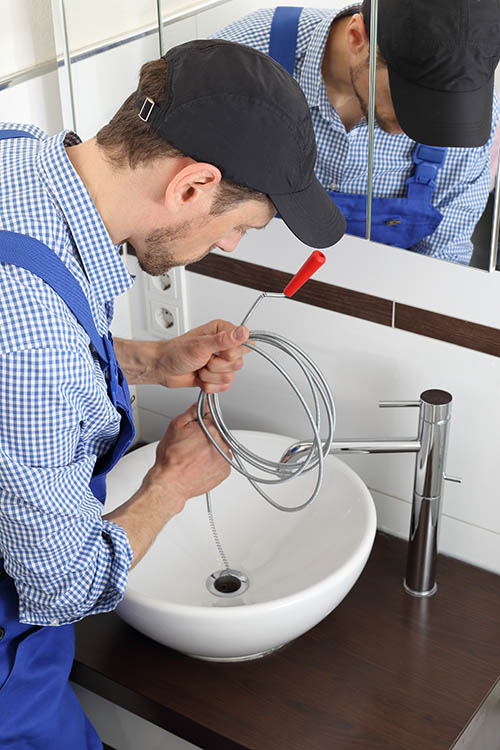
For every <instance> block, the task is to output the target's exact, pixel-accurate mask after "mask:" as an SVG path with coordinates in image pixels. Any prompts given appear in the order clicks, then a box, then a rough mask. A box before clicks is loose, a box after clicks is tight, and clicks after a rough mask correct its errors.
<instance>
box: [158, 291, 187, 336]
mask: <svg viewBox="0 0 500 750" xmlns="http://www.w3.org/2000/svg"><path fill="white" fill-rule="evenodd" d="M150 311H151V330H152V331H153V332H154V333H155V334H156V335H157V336H161V338H167V337H168V338H170V337H172V336H178V335H179V333H180V332H181V330H182V327H183V326H182V321H181V318H180V312H179V308H178V307H177V306H176V305H171V304H170V303H169V302H165V303H161V302H156V301H153V300H152V301H151V304H150Z"/></svg>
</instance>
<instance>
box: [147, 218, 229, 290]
mask: <svg viewBox="0 0 500 750" xmlns="http://www.w3.org/2000/svg"><path fill="white" fill-rule="evenodd" d="M192 227H193V224H192V222H189V221H186V222H183V223H182V224H178V225H177V226H175V227H164V228H162V229H155V230H154V232H151V234H149V235H148V236H147V237H146V241H145V244H146V249H145V251H144V255H143V257H142V258H139V257H138V258H137V260H138V263H139V266H140V267H141V269H142V270H143V271H145V272H146V273H148V274H149V275H150V276H161V274H162V273H167V271H170V269H171V268H174V267H175V266H183V265H185V264H186V263H195V262H196V261H198V260H201V258H204V257H205V255H208V253H209V252H210V251H211V250H213V248H214V247H216V246H215V245H213V246H212V247H210V248H209V249H208V250H207V251H206V252H205V253H203V254H202V255H201V256H200V257H198V258H192V259H191V258H184V259H182V258H179V257H178V256H177V255H176V254H175V253H174V252H173V250H172V249H171V248H172V244H173V243H174V242H178V241H179V240H183V239H185V238H186V237H187V236H188V235H189V233H190V231H191V229H192Z"/></svg>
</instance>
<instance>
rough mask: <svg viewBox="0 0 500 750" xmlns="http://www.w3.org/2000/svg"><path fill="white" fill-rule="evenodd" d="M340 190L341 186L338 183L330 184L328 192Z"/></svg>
mask: <svg viewBox="0 0 500 750" xmlns="http://www.w3.org/2000/svg"><path fill="white" fill-rule="evenodd" d="M338 189H339V185H338V183H337V182H330V184H329V185H328V190H338Z"/></svg>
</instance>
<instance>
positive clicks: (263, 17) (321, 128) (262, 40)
mask: <svg viewBox="0 0 500 750" xmlns="http://www.w3.org/2000/svg"><path fill="white" fill-rule="evenodd" d="M359 10H360V6H359V5H350V6H348V7H346V8H343V9H342V10H325V9H313V8H304V9H303V11H302V13H301V16H300V20H299V27H298V33H297V48H296V55H295V68H294V78H295V79H296V80H297V82H298V83H299V84H300V87H301V88H302V90H303V92H304V94H305V97H306V99H307V102H308V104H309V108H310V110H311V117H312V121H313V125H314V131H315V134H316V143H317V149H318V158H317V162H316V168H315V171H316V176H317V178H318V180H319V181H320V182H321V184H322V185H323V187H325V188H326V189H327V190H332V191H337V192H345V193H361V194H366V192H367V190H368V186H367V176H368V161H367V157H368V127H367V123H366V120H365V119H364V118H363V119H362V120H361V121H360V122H359V123H358V124H357V125H356V126H355V127H354V128H352V130H350V131H349V132H346V129H345V127H344V125H343V123H342V121H341V119H340V117H339V115H338V114H337V112H336V111H335V109H334V107H333V106H332V104H331V103H330V100H329V98H328V94H327V91H326V87H325V84H324V81H323V78H322V75H321V63H322V60H323V53H324V48H325V44H326V41H327V37H328V33H329V31H330V26H331V24H332V21H333V20H334V19H335V18H336V17H340V16H344V15H352V14H353V13H357V12H358V11H359ZM273 13H274V8H266V9H263V10H258V11H255V12H254V13H250V14H249V15H248V16H246V17H245V18H242V19H240V20H238V21H235V22H233V23H231V24H230V25H229V26H226V27H225V28H223V29H222V30H221V31H219V32H218V33H217V34H214V36H215V37H217V38H219V39H226V40H228V41H232V42H239V43H240V44H246V45H248V46H249V47H253V48H254V49H257V50H259V51H260V52H265V53H266V54H267V53H268V52H269V39H270V32H271V22H272V18H273ZM497 118H498V98H497V96H496V94H495V99H494V102H493V123H492V133H491V138H490V140H489V141H488V143H487V144H485V145H484V146H481V147H479V148H449V149H448V153H447V156H446V160H445V163H444V165H443V166H442V167H441V168H440V169H439V171H438V174H437V177H436V190H435V192H434V194H433V204H434V206H435V207H436V208H437V209H438V211H440V212H441V213H442V214H443V220H442V221H441V223H440V224H439V226H438V228H437V229H436V230H435V232H434V233H433V234H432V235H429V236H428V237H425V238H424V239H422V240H420V242H418V243H416V244H415V245H414V246H413V247H412V248H411V250H413V251H415V252H417V253H421V254H423V255H430V256H433V257H435V258H442V259H445V260H449V261H453V262H455V263H462V264H468V263H469V261H470V258H471V255H472V249H473V248H472V243H471V241H470V237H471V234H472V232H473V230H474V227H475V225H476V224H477V222H478V220H479V218H480V216H481V214H482V213H483V211H484V208H485V205H486V202H487V199H488V194H489V180H490V149H491V144H492V141H493V134H494V130H495V125H496V122H497ZM374 146H375V148H374V151H375V157H374V164H373V195H374V196H375V197H392V198H399V197H404V196H405V195H406V180H407V178H408V177H410V175H411V173H412V171H413V167H414V165H413V162H412V158H411V157H412V153H413V149H414V147H415V141H413V140H411V138H408V136H406V135H404V134H400V135H389V134H388V133H385V132H384V131H383V130H381V129H380V128H379V127H377V126H376V127H375V135H374Z"/></svg>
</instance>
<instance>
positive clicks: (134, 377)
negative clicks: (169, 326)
mask: <svg viewBox="0 0 500 750" xmlns="http://www.w3.org/2000/svg"><path fill="white" fill-rule="evenodd" d="M248 335H249V331H248V328H246V327H245V326H235V325H233V324H232V323H228V322H227V321H226V320H212V321H211V322H210V323H206V324H205V325H202V326H199V327H198V328H193V330H191V331H188V332H187V333H184V334H183V335H182V336H177V337H176V338H173V339H167V340H166V341H129V340H127V339H120V338H115V351H116V356H117V358H118V361H119V362H120V365H121V367H122V369H123V371H124V373H125V377H126V378H127V381H128V383H129V385H134V384H146V383H149V384H154V385H165V386H167V387H168V388H191V387H198V388H202V389H203V390H204V391H205V393H221V392H222V391H227V389H228V388H229V387H230V385H231V383H232V382H233V378H234V373H235V372H236V371H237V370H240V369H241V368H242V367H243V357H244V355H245V354H247V353H248V352H249V351H250V349H248V348H247V347H245V346H242V344H244V343H245V341H247V339H248Z"/></svg>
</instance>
